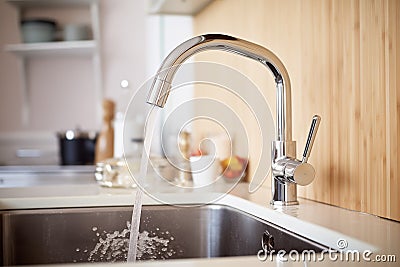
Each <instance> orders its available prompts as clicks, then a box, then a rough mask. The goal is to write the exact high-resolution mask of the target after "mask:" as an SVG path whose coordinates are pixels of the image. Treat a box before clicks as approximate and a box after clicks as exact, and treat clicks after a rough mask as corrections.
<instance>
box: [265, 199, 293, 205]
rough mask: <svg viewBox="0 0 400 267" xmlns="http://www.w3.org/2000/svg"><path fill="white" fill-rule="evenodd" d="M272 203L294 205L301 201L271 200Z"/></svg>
mask: <svg viewBox="0 0 400 267" xmlns="http://www.w3.org/2000/svg"><path fill="white" fill-rule="evenodd" d="M270 204H271V205H272V206H294V205H299V202H298V201H297V200H296V201H274V200H271V202H270Z"/></svg>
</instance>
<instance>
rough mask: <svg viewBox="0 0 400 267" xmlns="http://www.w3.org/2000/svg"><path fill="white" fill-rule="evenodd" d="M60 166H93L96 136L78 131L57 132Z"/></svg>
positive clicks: (92, 133)
mask: <svg viewBox="0 0 400 267" xmlns="http://www.w3.org/2000/svg"><path fill="white" fill-rule="evenodd" d="M57 136H58V141H59V147H60V159H61V162H60V163H61V165H90V164H94V150H95V147H96V139H97V134H96V133H94V132H85V131H80V130H68V131H65V132H58V133H57Z"/></svg>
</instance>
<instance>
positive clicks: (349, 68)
mask: <svg viewBox="0 0 400 267" xmlns="http://www.w3.org/2000/svg"><path fill="white" fill-rule="evenodd" d="M194 25H195V33H196V34H202V33H210V32H214V33H215V32H218V33H225V34H231V35H233V36H236V37H239V38H243V39H247V40H249V41H253V42H256V43H258V44H261V45H263V46H265V47H267V48H269V49H271V50H272V51H274V52H275V53H276V54H277V55H278V57H279V58H280V59H281V60H282V61H283V63H284V64H285V66H286V67H287V69H288V72H289V75H290V79H291V83H292V102H293V139H294V140H296V141H297V154H298V156H299V157H300V156H301V153H302V150H303V146H304V143H305V141H306V137H307V131H308V128H309V125H310V122H311V118H312V115H313V114H319V115H320V116H321V117H322V122H321V126H320V130H319V133H318V136H317V138H316V141H315V144H314V150H313V151H312V154H311V157H310V162H311V163H312V164H313V165H314V166H315V169H316V171H317V177H316V179H315V181H314V182H313V183H312V184H311V185H310V186H307V187H303V188H300V187H299V195H300V196H302V197H305V198H308V199H314V200H317V201H321V202H324V203H328V204H332V205H337V206H340V207H344V208H349V209H352V210H357V211H363V212H367V213H371V214H375V215H378V216H383V217H387V218H391V219H394V220H400V197H399V195H400V177H399V166H400V158H399V156H398V148H399V138H400V136H399V133H400V131H399V127H400V121H399V118H400V1H397V0H341V1H339V0H330V1H329V0H302V1H298V0H285V1H282V0H251V1H247V0H215V1H214V2H213V3H212V4H211V5H209V6H208V7H207V8H206V9H205V10H203V11H202V12H201V13H200V14H198V15H197V16H196V17H195V19H194ZM196 59H197V60H202V61H204V60H205V61H213V62H219V63H222V64H226V65H229V66H231V67H234V68H236V69H237V70H239V71H240V72H242V73H244V74H245V75H246V76H248V77H249V78H250V79H251V80H252V81H254V83H255V84H256V85H257V86H258V87H259V88H261V89H260V90H261V91H262V93H263V94H264V96H265V98H266V99H267V101H268V103H269V105H270V108H271V110H272V113H273V114H275V111H274V110H275V89H274V83H273V80H272V79H271V78H270V75H269V74H268V73H267V72H266V71H265V69H264V68H263V67H262V66H259V65H261V64H257V63H255V62H252V61H250V60H246V59H244V58H242V57H238V56H235V55H229V54H227V53H223V52H205V53H201V54H199V55H198V56H197V57H196ZM249 93H250V94H251V92H249ZM210 94H213V93H212V92H210V91H207V88H201V90H197V91H196V95H197V96H209V95H210ZM233 103H234V101H233ZM233 105H235V104H233ZM239 112H240V111H239ZM274 117H275V115H274ZM248 131H249V136H251V137H252V139H253V141H254V138H257V134H256V133H253V132H252V131H254V130H253V129H252V128H251V129H249V130H248ZM236 141H237V140H236ZM260 141H261V140H260V139H258V140H256V144H257V142H260ZM255 146H257V145H255V144H254V142H253V143H252V144H250V150H251V151H252V148H254V147H255ZM267 149H269V148H267ZM252 153H253V152H252ZM252 153H251V154H250V160H252V158H254V159H255V162H257V160H256V158H257V155H253V154H252ZM251 162H252V161H251ZM255 165H256V164H254V161H253V162H252V163H251V165H250V168H251V169H250V175H251V174H252V172H253V171H254V168H255ZM266 183H270V181H269V179H268V181H267V182H266Z"/></svg>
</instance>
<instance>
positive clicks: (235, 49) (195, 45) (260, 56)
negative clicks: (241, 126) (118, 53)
mask: <svg viewBox="0 0 400 267" xmlns="http://www.w3.org/2000/svg"><path fill="white" fill-rule="evenodd" d="M208 50H220V51H226V52H231V53H234V54H238V55H241V56H244V57H247V58H251V59H253V60H255V61H258V62H260V63H261V64H263V65H264V66H266V67H267V68H268V69H269V70H270V71H271V73H272V74H273V75H274V78H275V82H276V90H277V98H276V99H277V107H276V108H277V120H276V138H277V140H279V141H291V140H292V103H291V87H290V79H289V75H288V72H287V70H286V68H285V66H284V65H283V63H282V62H281V61H280V59H279V58H278V57H277V56H276V55H275V54H274V53H272V52H271V51H270V50H268V49H267V48H265V47H262V46H260V45H258V44H255V43H251V42H248V41H246V40H242V39H239V38H235V37H232V36H228V35H222V34H206V35H200V36H197V37H194V38H192V39H189V40H188V41H186V42H184V43H182V44H181V45H179V46H178V47H177V48H175V49H174V50H173V51H172V52H171V53H170V54H169V55H168V56H167V57H166V58H165V60H164V61H163V63H162V64H161V66H160V68H159V70H158V73H157V76H156V78H155V79H154V81H153V85H152V88H153V90H151V92H150V94H149V96H148V100H147V102H149V103H150V104H153V105H157V106H160V107H163V106H164V105H165V102H166V101H167V98H168V94H169V91H170V89H171V83H172V79H173V77H174V75H175V72H176V71H177V70H178V68H179V66H180V64H182V63H183V62H184V61H185V60H187V59H188V58H190V57H191V56H193V55H195V54H197V53H199V52H202V51H208Z"/></svg>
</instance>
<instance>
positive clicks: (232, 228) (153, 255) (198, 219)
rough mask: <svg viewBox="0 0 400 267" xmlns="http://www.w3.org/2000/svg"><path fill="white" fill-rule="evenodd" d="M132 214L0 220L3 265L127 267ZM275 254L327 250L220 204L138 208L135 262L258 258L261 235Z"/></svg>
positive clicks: (42, 212) (95, 212)
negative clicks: (102, 265) (119, 264)
mask: <svg viewBox="0 0 400 267" xmlns="http://www.w3.org/2000/svg"><path fill="white" fill-rule="evenodd" d="M131 215H132V207H91V208H68V209H64V208H63V209H36V210H19V211H3V212H1V213H0V216H1V220H0V229H2V232H1V238H2V243H1V244H0V246H2V247H0V251H1V253H2V254H1V255H0V256H1V261H0V263H2V265H22V264H50V263H72V262H100V261H125V260H126V256H127V250H128V241H129V226H130V224H129V222H130V220H131ZM266 230H267V231H268V232H269V233H270V234H271V235H272V236H273V238H274V247H273V248H274V249H275V250H276V251H279V250H280V249H284V250H286V251H290V250H297V251H299V252H301V251H303V250H306V249H307V250H309V249H313V250H314V251H316V252H320V251H322V250H323V249H325V247H323V246H321V245H319V244H317V243H314V242H312V241H310V240H307V239H305V238H303V237H301V236H298V235H296V234H294V233H291V232H288V231H286V230H285V229H282V228H280V227H277V226H276V225H273V224H271V223H268V222H266V221H263V220H260V219H258V218H256V217H254V216H252V215H249V214H247V213H245V212H242V211H239V210H236V209H234V208H231V207H227V206H221V205H207V206H192V207H177V206H144V207H143V211H142V220H141V225H140V232H141V234H140V241H139V243H140V249H139V253H138V257H139V260H149V259H177V258H210V257H226V256H246V255H254V256H255V255H257V252H258V251H259V250H260V249H261V239H262V237H263V234H264V232H265V231H266Z"/></svg>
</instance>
